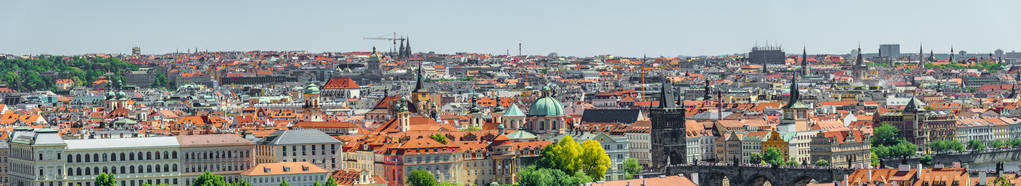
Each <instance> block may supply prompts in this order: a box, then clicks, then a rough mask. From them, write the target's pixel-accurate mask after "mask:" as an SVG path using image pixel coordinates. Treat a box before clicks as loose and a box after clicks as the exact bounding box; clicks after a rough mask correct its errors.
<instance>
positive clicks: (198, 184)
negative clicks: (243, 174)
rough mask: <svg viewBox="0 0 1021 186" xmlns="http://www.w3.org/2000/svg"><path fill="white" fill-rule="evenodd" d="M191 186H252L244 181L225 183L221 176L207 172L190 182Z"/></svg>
mask: <svg viewBox="0 0 1021 186" xmlns="http://www.w3.org/2000/svg"><path fill="white" fill-rule="evenodd" d="M191 185H192V186H251V185H252V184H248V183H246V182H245V181H244V180H239V181H235V182H227V180H225V179H224V178H223V176H220V175H216V174H213V173H209V171H206V172H203V173H202V174H201V175H199V176H198V177H197V178H195V181H192V183H191Z"/></svg>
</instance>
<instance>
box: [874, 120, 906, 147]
mask: <svg viewBox="0 0 1021 186" xmlns="http://www.w3.org/2000/svg"><path fill="white" fill-rule="evenodd" d="M873 133H874V135H873V137H872V146H873V147H876V146H893V145H897V141H898V139H901V138H903V137H901V135H900V130H898V129H897V127H894V126H893V125H890V124H889V123H886V122H883V125H881V126H879V128H876V129H875V130H874V131H873Z"/></svg>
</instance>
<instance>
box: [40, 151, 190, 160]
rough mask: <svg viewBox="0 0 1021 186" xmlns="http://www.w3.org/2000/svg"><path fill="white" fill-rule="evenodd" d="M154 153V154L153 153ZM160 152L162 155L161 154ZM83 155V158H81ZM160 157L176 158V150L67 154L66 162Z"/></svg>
mask: <svg viewBox="0 0 1021 186" xmlns="http://www.w3.org/2000/svg"><path fill="white" fill-rule="evenodd" d="M154 154H155V155H154ZM161 154H162V156H161ZM57 157H58V158H57V159H60V158H59V157H60V153H57ZM82 157H84V158H82ZM42 158H43V155H42V154H39V159H40V160H42ZM162 159H177V151H169V152H168V151H162V152H161V151H148V152H145V153H143V152H137V153H131V152H126V153H125V152H121V153H115V152H114V153H91V154H89V153H85V154H84V156H82V154H77V155H70V154H69V155H67V162H68V163H80V162H110V161H135V160H162Z"/></svg>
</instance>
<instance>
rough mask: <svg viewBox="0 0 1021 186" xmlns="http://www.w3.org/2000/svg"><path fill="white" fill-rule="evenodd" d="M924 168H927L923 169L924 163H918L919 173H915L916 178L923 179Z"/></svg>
mask: <svg viewBox="0 0 1021 186" xmlns="http://www.w3.org/2000/svg"><path fill="white" fill-rule="evenodd" d="M924 168H925V167H922V163H918V171H915V176H918V179H922V169H924Z"/></svg>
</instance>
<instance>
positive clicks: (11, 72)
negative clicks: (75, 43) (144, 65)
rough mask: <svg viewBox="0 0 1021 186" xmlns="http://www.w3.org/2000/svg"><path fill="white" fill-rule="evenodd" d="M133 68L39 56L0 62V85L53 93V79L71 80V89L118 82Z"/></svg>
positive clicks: (115, 61) (116, 61)
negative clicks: (104, 79)
mask: <svg viewBox="0 0 1021 186" xmlns="http://www.w3.org/2000/svg"><path fill="white" fill-rule="evenodd" d="M137 69H138V67H137V66H135V65H134V64H131V63H128V62H125V61H121V60H120V59H119V58H112V57H111V58H105V57H65V56H40V57H37V58H8V59H2V60H0V83H2V84H7V85H8V86H10V87H12V88H13V89H16V90H19V91H34V90H53V88H54V86H55V85H56V82H55V81H56V80H57V79H63V78H67V79H71V80H73V81H74V84H75V86H81V85H84V84H86V83H91V82H93V81H96V80H99V78H100V77H101V76H105V75H106V74H107V73H111V74H112V76H111V77H107V79H108V80H122V79H123V76H121V74H124V73H126V72H127V71H130V70H137Z"/></svg>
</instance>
